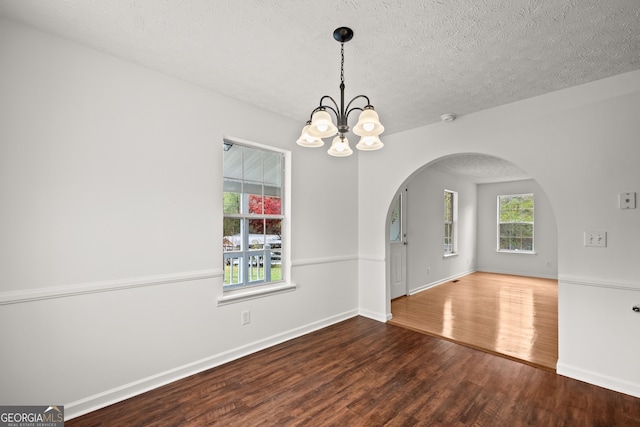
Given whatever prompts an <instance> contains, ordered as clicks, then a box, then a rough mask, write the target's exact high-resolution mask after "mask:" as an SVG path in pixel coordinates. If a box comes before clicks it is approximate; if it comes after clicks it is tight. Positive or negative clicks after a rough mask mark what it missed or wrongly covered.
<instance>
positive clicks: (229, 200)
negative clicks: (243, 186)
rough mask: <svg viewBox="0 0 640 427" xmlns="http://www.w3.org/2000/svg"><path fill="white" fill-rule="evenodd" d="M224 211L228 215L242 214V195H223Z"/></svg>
mask: <svg viewBox="0 0 640 427" xmlns="http://www.w3.org/2000/svg"><path fill="white" fill-rule="evenodd" d="M223 199H224V200H223V203H222V209H223V212H224V213H226V214H238V213H240V201H241V200H242V198H241V194H240V193H229V192H226V191H225V192H224V193H223Z"/></svg>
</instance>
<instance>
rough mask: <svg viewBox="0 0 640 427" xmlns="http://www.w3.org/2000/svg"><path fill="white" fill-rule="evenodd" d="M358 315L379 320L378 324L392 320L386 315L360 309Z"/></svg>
mask: <svg viewBox="0 0 640 427" xmlns="http://www.w3.org/2000/svg"><path fill="white" fill-rule="evenodd" d="M358 314H359V315H360V316H363V317H368V318H369V319H373V320H377V321H378V322H382V323H386V322H387V321H388V320H391V315H388V314H386V313H376V312H373V311H369V310H363V309H360V310H359V311H358Z"/></svg>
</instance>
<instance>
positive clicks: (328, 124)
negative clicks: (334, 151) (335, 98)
mask: <svg viewBox="0 0 640 427" xmlns="http://www.w3.org/2000/svg"><path fill="white" fill-rule="evenodd" d="M308 132H309V135H311V136H315V137H316V138H329V137H331V136H333V135H335V134H336V133H338V128H337V127H336V125H334V124H333V120H331V116H330V115H329V113H327V111H326V110H324V109H323V110H318V111H316V112H315V113H313V116H312V117H311V125H310V126H309V130H308Z"/></svg>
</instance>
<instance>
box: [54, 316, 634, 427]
mask: <svg viewBox="0 0 640 427" xmlns="http://www.w3.org/2000/svg"><path fill="white" fill-rule="evenodd" d="M210 425H221V426H452V425H473V426H509V427H511V426H525V425H532V426H544V427H546V426H640V399H637V398H634V397H631V396H628V395H624V394H621V393H616V392H613V391H610V390H606V389H603V388H600V387H596V386H593V385H590V384H586V383H583V382H580V381H576V380H572V379H569V378H566V377H562V376H559V375H557V374H555V373H553V372H549V371H545V370H541V369H537V368H534V367H531V366H528V365H524V364H522V363H518V362H515V361H512V360H508V359H505V358H501V357H497V356H494V355H491V354H489V353H485V352H481V351H478V350H475V349H472V348H469V347H465V346H461V345H458V344H455V343H453V342H450V341H447V340H443V339H440V338H436V337H432V336H429V335H425V334H422V333H419V332H414V331H412V330H409V329H405V328H401V327H398V326H394V325H389V324H385V323H380V322H377V321H374V320H371V319H367V318H364V317H355V318H352V319H349V320H346V321H344V322H341V323H338V324H336V325H332V326H330V327H327V328H324V329H321V330H319V331H316V332H313V333H310V334H308V335H305V336H302V337H300V338H297V339H294V340H291V341H288V342H285V343H283V344H280V345H277V346H274V347H271V348H268V349H266V350H263V351H261V352H258V353H255V354H252V355H250V356H247V357H244V358H242V359H239V360H236V361H233V362H230V363H227V364H225V365H223V366H219V367H217V368H214V369H210V370H208V371H205V372H202V373H200V374H197V375H193V376H191V377H188V378H185V379H183V380H180V381H177V382H174V383H172V384H169V385H166V386H164V387H161V388H158V389H155V390H152V391H150V392H147V393H145V394H142V395H139V396H136V397H134V398H131V399H129V400H126V401H123V402H120V403H117V404H115V405H112V406H110V407H107V408H104V409H101V410H98V411H95V412H92V413H89V414H87V415H84V416H82V417H78V418H75V419H73V420H69V421H67V422H66V423H65V426H67V427H81V426H127V427H130V426H210Z"/></svg>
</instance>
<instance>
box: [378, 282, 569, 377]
mask: <svg viewBox="0 0 640 427" xmlns="http://www.w3.org/2000/svg"><path fill="white" fill-rule="evenodd" d="M391 313H392V315H393V318H392V319H391V320H390V321H389V323H391V324H394V325H398V326H402V327H406V328H409V329H413V330H415V331H419V332H423V333H426V334H430V335H434V336H438V337H442V338H445V339H448V340H452V341H455V342H458V343H460V344H464V345H467V346H470V347H473V348H476V349H480V350H483V351H487V352H490V353H493V354H496V355H502V356H504V357H507V358H511V359H513V360H518V361H522V362H524V363H527V364H530V365H532V366H536V367H539V368H542V369H547V370H551V371H554V372H555V369H556V364H557V360H558V282H557V281H556V280H551V279H541V278H534V277H523V276H512V275H505V274H494V273H473V274H470V275H467V276H464V277H462V278H460V279H457V280H455V281H451V282H448V283H443V284H441V285H438V286H435V287H433V288H430V289H427V290H425V291H422V292H419V293H417V294H414V295H411V296H407V297H401V298H398V299H395V300H393V301H392V302H391Z"/></svg>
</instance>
